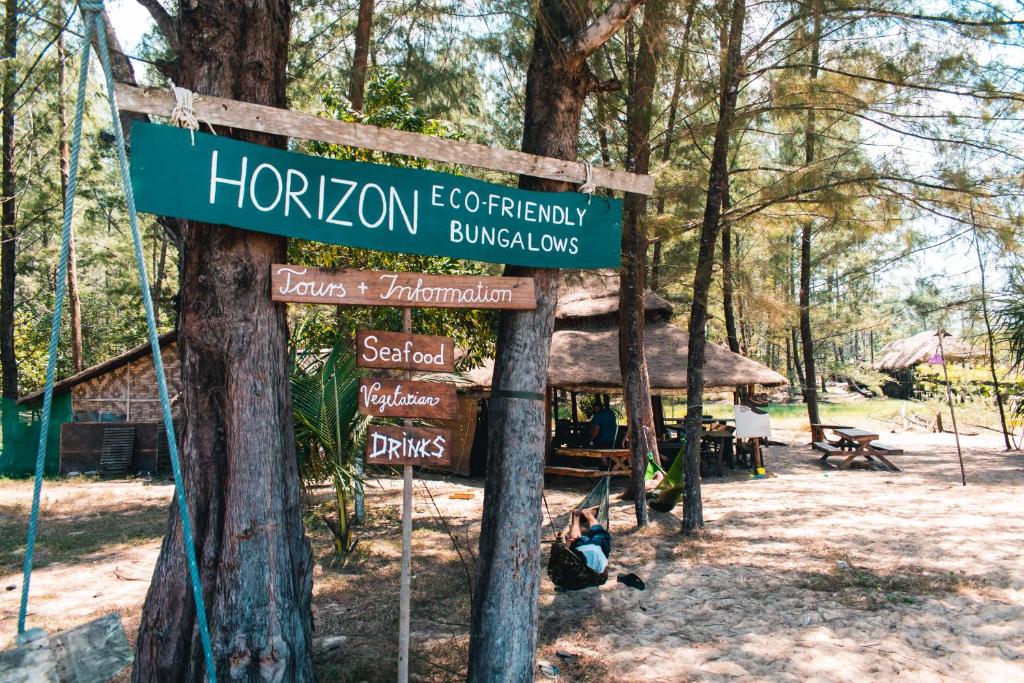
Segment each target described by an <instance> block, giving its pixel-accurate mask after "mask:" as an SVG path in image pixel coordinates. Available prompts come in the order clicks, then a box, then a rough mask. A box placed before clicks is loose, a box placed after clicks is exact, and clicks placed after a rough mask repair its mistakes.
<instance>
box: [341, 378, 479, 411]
mask: <svg viewBox="0 0 1024 683" xmlns="http://www.w3.org/2000/svg"><path fill="white" fill-rule="evenodd" d="M359 412H360V413H361V414H363V415H372V416H376V417H426V418H432V419H437V420H452V419H455V418H456V417H458V416H459V400H458V397H457V396H456V395H455V385H454V384H452V383H450V382H414V381H412V380H406V379H378V378H376V377H363V378H362V379H361V380H360V381H359Z"/></svg>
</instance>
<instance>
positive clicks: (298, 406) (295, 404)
mask: <svg viewBox="0 0 1024 683" xmlns="http://www.w3.org/2000/svg"><path fill="white" fill-rule="evenodd" d="M296 336H299V335H296ZM291 385H292V410H293V413H294V416H295V443H296V445H297V447H298V449H299V452H300V454H301V456H302V458H301V461H302V477H303V480H304V481H306V482H314V481H315V482H320V481H324V480H325V479H327V478H328V477H329V478H330V479H331V480H332V481H333V483H334V491H335V498H336V500H337V507H338V520H337V522H335V521H334V520H331V519H330V518H328V517H324V518H323V520H324V523H326V524H327V526H328V527H329V528H330V529H331V532H332V533H333V534H334V537H335V549H336V551H337V553H338V555H345V554H347V553H348V552H349V551H350V550H351V549H352V548H353V547H354V545H355V544H354V543H353V542H352V533H351V529H352V525H351V523H350V521H349V519H348V512H347V508H348V498H349V494H350V492H352V490H353V489H354V488H355V486H356V485H357V484H358V483H359V477H358V475H357V474H356V468H355V460H356V458H357V456H358V451H359V448H358V445H359V435H360V434H361V433H362V430H363V428H364V423H365V419H364V418H363V417H362V416H361V415H359V411H358V391H359V370H358V369H357V368H356V361H355V354H354V353H353V351H352V349H351V348H350V344H349V343H347V341H342V342H339V343H338V344H336V345H335V347H334V348H333V349H331V351H330V352H329V353H328V354H327V355H326V357H324V355H323V352H322V351H316V350H307V351H305V352H299V351H297V350H293V351H292V376H291Z"/></svg>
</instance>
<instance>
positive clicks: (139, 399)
mask: <svg viewBox="0 0 1024 683" xmlns="http://www.w3.org/2000/svg"><path fill="white" fill-rule="evenodd" d="M176 339H177V335H176V333H174V332H169V333H167V334H164V335H162V336H161V337H160V346H161V353H162V358H163V363H164V372H165V375H166V377H167V390H168V394H169V396H170V399H171V411H172V415H173V417H174V419H175V421H177V420H178V419H179V416H180V415H179V413H180V406H179V403H178V394H179V393H180V391H181V378H180V372H179V366H178V347H177V343H176ZM53 389H54V395H55V396H60V395H64V394H70V397H71V421H70V422H66V423H65V424H63V425H62V426H61V435H60V473H61V474H68V473H69V472H89V471H97V472H101V473H104V474H109V475H124V474H132V473H135V472H154V473H155V472H159V471H166V469H168V468H169V463H168V461H167V436H166V434H165V433H164V429H163V422H162V420H163V418H162V412H161V411H162V409H161V405H160V396H159V394H158V390H157V383H156V372H155V370H154V366H153V357H152V353H151V349H150V346H149V342H146V343H145V344H141V345H139V346H136V347H135V348H133V349H129V350H128V351H125V352H124V353H122V354H121V355H119V356H116V357H114V358H111V359H110V360H108V361H105V362H103V363H99V364H97V365H94V366H92V367H90V368H87V369H85V370H83V371H82V372H79V373H77V374H75V375H72V376H70V377H68V378H66V379H63V380H61V381H59V382H57V383H56V384H55V385H54V388H53ZM42 398H43V392H42V391H37V392H35V393H33V394H29V395H27V396H25V397H23V398H22V399H20V400H19V403H20V404H27V405H31V404H35V403H41V402H42Z"/></svg>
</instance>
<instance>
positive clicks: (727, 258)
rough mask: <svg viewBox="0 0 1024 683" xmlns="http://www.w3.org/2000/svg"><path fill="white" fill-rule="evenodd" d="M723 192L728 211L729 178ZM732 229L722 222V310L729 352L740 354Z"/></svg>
mask: <svg viewBox="0 0 1024 683" xmlns="http://www.w3.org/2000/svg"><path fill="white" fill-rule="evenodd" d="M724 184H725V190H724V192H723V193H722V209H723V211H727V210H728V209H729V176H728V173H727V175H726V177H725V180H724ZM732 293H733V282H732V227H731V225H730V224H729V221H728V220H725V221H722V309H723V311H724V312H725V336H726V338H727V339H728V341H729V350H730V351H732V352H733V353H739V352H740V338H739V334H738V333H737V332H736V312H735V309H734V308H733V302H732Z"/></svg>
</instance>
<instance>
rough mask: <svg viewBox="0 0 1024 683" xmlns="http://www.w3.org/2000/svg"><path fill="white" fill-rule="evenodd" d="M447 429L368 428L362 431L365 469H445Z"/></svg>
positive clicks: (448, 460) (449, 460) (448, 436)
mask: <svg viewBox="0 0 1024 683" xmlns="http://www.w3.org/2000/svg"><path fill="white" fill-rule="evenodd" d="M450 444H451V434H450V433H449V431H448V430H447V429H427V428H424V427H392V426H389V425H375V424H371V425H370V426H369V428H368V429H367V430H366V464H367V465H448V464H450V463H451V450H450Z"/></svg>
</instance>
